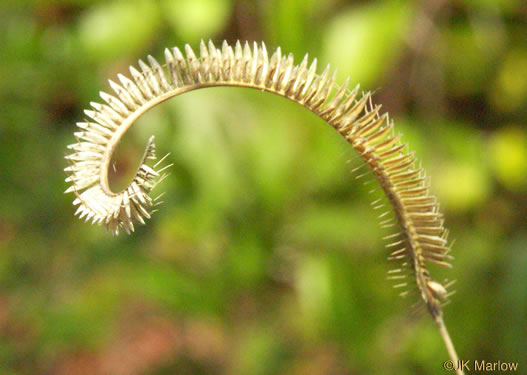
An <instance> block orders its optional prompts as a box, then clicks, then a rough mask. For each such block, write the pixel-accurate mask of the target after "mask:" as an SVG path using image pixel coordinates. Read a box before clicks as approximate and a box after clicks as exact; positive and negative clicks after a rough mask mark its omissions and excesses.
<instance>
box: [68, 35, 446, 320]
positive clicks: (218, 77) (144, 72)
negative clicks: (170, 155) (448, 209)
mask: <svg viewBox="0 0 527 375" xmlns="http://www.w3.org/2000/svg"><path fill="white" fill-rule="evenodd" d="M164 57H165V61H166V64H164V65H161V64H160V63H158V62H157V60H156V59H154V58H153V57H152V56H148V58H147V61H148V63H145V62H143V61H141V60H139V69H136V68H134V67H130V77H131V78H128V77H125V76H124V75H121V74H119V75H118V76H117V78H118V81H119V83H116V82H114V81H109V83H110V87H111V88H112V90H113V91H114V95H109V94H106V93H103V92H101V93H100V97H101V99H102V100H103V101H104V104H99V103H92V105H91V106H92V109H90V110H87V111H86V112H85V113H86V115H87V116H88V117H89V120H87V121H84V122H79V123H78V124H77V126H78V127H79V128H80V129H81V130H80V131H79V132H77V133H75V135H76V137H77V139H78V142H77V143H75V144H73V145H71V146H70V149H72V150H73V151H74V152H73V153H72V154H70V155H68V156H66V158H67V159H68V161H69V163H70V165H69V166H68V167H67V168H66V172H67V173H68V178H67V179H66V181H67V182H69V183H71V187H70V188H69V189H68V190H66V192H73V193H75V195H76V199H75V200H74V202H73V203H74V205H78V209H77V212H76V214H77V215H79V217H80V218H85V219H86V220H91V221H92V222H94V223H99V224H104V225H105V226H106V227H107V228H108V229H109V230H110V231H112V232H113V233H115V234H117V233H119V231H120V230H121V229H124V230H125V231H126V232H128V233H130V232H131V231H133V230H134V223H136V222H139V223H141V224H143V223H144V222H145V219H148V218H150V216H151V212H152V207H153V206H154V205H155V200H154V199H152V198H150V196H149V193H150V191H151V190H152V189H153V188H154V187H155V186H156V185H157V183H158V182H159V181H160V180H161V179H162V178H163V177H164V176H165V174H164V173H163V171H164V170H165V168H162V169H157V167H158V165H159V163H158V164H156V165H154V166H153V167H149V166H148V165H147V164H146V161H147V160H148V159H154V158H155V155H154V148H155V146H154V141H153V138H151V139H150V141H149V142H148V145H147V147H146V150H145V154H144V157H143V160H142V162H141V165H140V167H139V169H138V171H137V174H136V176H135V178H134V179H133V181H132V183H131V184H130V186H129V187H128V188H126V189H124V190H123V191H121V192H119V193H114V192H112V191H111V189H110V187H109V185H108V168H109V165H110V160H111V157H112V154H113V151H114V150H115V148H116V146H117V144H118V142H119V140H120V138H121V137H122V135H123V134H124V133H125V132H126V130H127V129H128V128H129V127H130V126H131V125H132V124H133V122H134V121H135V120H136V119H137V118H138V117H140V116H141V115H142V114H143V113H145V112H146V111H147V110H149V109H150V108H152V107H154V106H155V105H157V104H159V103H160V102H162V101H164V100H167V99H169V98H171V97H174V96H177V95H179V94H183V93H185V92H188V91H191V90H195V89H199V88H204V87H211V86H235V87H247V88H254V89H258V90H262V91H267V92H271V93H274V94H278V95H281V96H284V97H286V98H288V99H290V100H292V101H294V102H297V103H299V104H300V105H302V106H303V107H306V108H308V109H309V110H311V111H312V112H313V113H315V114H317V115H318V116H320V117H321V118H322V119H324V120H325V121H326V122H328V123H329V124H330V125H331V126H333V127H334V128H335V129H336V130H337V131H338V132H339V133H340V134H341V135H342V136H343V137H344V138H345V139H346V140H347V141H348V142H349V143H350V144H351V145H352V147H353V148H354V149H355V150H356V151H357V152H358V155H359V156H360V157H361V158H362V160H363V161H364V165H366V166H367V167H368V169H369V171H370V172H371V173H372V174H373V176H374V177H375V179H376V180H377V181H378V183H379V186H380V187H381V188H382V190H383V191H384V193H385V195H386V198H387V200H388V201H389V203H390V205H391V209H390V210H388V211H386V212H385V213H383V214H382V215H381V217H382V219H383V221H382V222H381V225H383V226H395V225H396V226H398V227H399V230H400V232H398V233H396V234H395V235H393V236H392V237H391V239H392V242H391V243H390V244H389V245H388V248H389V249H390V251H391V255H390V259H392V260H394V261H396V262H398V266H397V267H396V268H394V269H393V270H392V271H390V274H389V277H390V278H392V279H394V280H397V284H396V285H395V287H397V288H402V289H404V290H403V291H402V292H401V295H406V294H407V293H408V289H410V288H407V287H408V286H410V284H416V285H417V290H418V291H419V294H420V297H421V300H422V301H424V303H425V304H426V306H427V307H428V310H429V311H430V312H431V313H432V315H433V316H434V317H437V316H440V314H441V306H442V303H443V302H444V301H445V299H446V297H447V296H448V292H447V290H446V287H447V285H441V284H440V283H438V282H437V281H435V280H433V279H432V278H431V277H430V275H429V272H428V269H427V264H428V263H433V264H437V265H441V266H447V267H450V264H449V263H448V261H449V260H450V258H451V257H450V255H449V251H450V249H449V247H448V245H447V231H446V230H445V228H444V226H443V217H442V215H441V213H440V212H439V204H438V203H437V200H436V198H435V197H434V196H433V195H431V194H430V191H429V187H428V179H427V176H426V174H425V172H424V170H423V169H422V168H421V167H420V166H419V164H418V162H417V160H416V158H415V156H414V153H412V152H409V151H408V147H407V145H406V144H405V143H402V142H401V136H400V135H399V134H395V131H394V124H393V121H390V119H389V117H388V115H387V114H381V113H380V106H375V107H374V106H373V105H372V94H371V93H370V92H366V93H362V94H359V87H358V86H356V87H354V88H352V89H349V88H348V86H349V79H348V80H347V81H346V82H345V84H344V85H342V86H340V87H339V86H337V85H336V84H335V76H336V74H335V72H332V71H331V69H330V67H329V66H327V67H326V68H325V69H324V70H323V72H322V73H321V74H317V60H316V59H313V60H312V62H311V63H309V58H308V56H307V55H306V56H305V57H304V59H303V60H302V61H301V63H300V64H298V65H295V64H294V58H293V55H291V54H289V55H284V54H282V51H281V50H280V48H278V49H277V50H276V51H275V52H274V53H273V54H272V55H271V56H270V57H269V55H268V53H267V49H266V47H265V45H264V44H263V43H262V44H261V45H257V44H256V43H254V44H253V46H252V47H251V46H250V45H249V44H248V43H244V44H243V45H242V43H241V42H239V41H238V42H236V43H235V45H234V47H233V46H231V45H229V44H228V43H227V42H223V44H222V46H221V48H217V47H216V46H215V45H214V44H213V43H212V42H209V43H208V44H205V43H204V42H201V44H200V48H199V57H198V56H196V54H195V53H194V51H193V50H192V48H191V47H190V46H189V45H186V46H185V47H184V53H183V52H182V51H180V50H179V49H178V48H177V47H175V48H173V49H166V50H165V52H164ZM381 206H382V205H381ZM381 206H379V207H381ZM389 215H391V216H392V217H388V216H389ZM408 275H412V278H411V279H412V280H410V278H409V277H408Z"/></svg>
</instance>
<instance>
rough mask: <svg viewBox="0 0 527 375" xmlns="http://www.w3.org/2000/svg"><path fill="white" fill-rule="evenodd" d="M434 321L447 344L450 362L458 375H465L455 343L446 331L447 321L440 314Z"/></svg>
mask: <svg viewBox="0 0 527 375" xmlns="http://www.w3.org/2000/svg"><path fill="white" fill-rule="evenodd" d="M434 321H435V322H436V324H437V326H438V328H439V332H440V333H441V338H442V339H443V342H444V343H445V347H446V350H447V351H448V355H449V356H450V360H451V361H452V363H453V364H454V369H455V370H456V374H457V375H465V373H464V372H463V366H461V362H460V361H459V358H458V356H457V352H456V348H455V347H454V343H453V342H452V339H451V338H450V334H449V333H448V330H447V329H446V325H445V321H444V320H443V314H438V315H436V316H435V317H434Z"/></svg>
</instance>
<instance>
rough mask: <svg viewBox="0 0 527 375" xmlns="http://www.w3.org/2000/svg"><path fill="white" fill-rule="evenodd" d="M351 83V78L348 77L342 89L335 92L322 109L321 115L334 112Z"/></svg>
mask: <svg viewBox="0 0 527 375" xmlns="http://www.w3.org/2000/svg"><path fill="white" fill-rule="evenodd" d="M349 83H350V78H349V77H348V78H347V79H346V81H345V82H344V84H343V85H342V86H341V87H340V89H338V90H337V93H336V94H335V96H334V97H333V99H331V100H330V101H329V102H328V103H327V104H325V105H324V106H323V107H322V108H321V109H320V115H321V116H324V115H326V114H328V113H331V112H333V111H334V110H335V108H337V107H338V105H339V104H340V102H341V100H342V98H343V97H344V95H345V94H346V91H347V90H348V85H349Z"/></svg>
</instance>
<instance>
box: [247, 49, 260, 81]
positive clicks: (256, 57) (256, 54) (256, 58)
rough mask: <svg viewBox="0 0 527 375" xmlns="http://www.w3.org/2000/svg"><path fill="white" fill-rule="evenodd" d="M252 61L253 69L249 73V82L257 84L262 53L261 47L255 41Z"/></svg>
mask: <svg viewBox="0 0 527 375" xmlns="http://www.w3.org/2000/svg"><path fill="white" fill-rule="evenodd" d="M252 56H253V57H252V62H251V63H250V65H251V70H250V73H249V81H248V83H251V84H256V80H257V78H258V77H257V75H258V69H259V68H261V65H260V64H261V53H260V48H259V47H258V43H256V42H253V50H252Z"/></svg>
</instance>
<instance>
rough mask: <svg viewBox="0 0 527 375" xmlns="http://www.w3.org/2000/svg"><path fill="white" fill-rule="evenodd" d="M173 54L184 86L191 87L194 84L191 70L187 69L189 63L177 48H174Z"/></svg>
mask: <svg viewBox="0 0 527 375" xmlns="http://www.w3.org/2000/svg"><path fill="white" fill-rule="evenodd" d="M172 54H173V55H174V60H175V63H176V70H177V72H178V74H179V75H180V77H181V79H182V80H183V86H186V85H191V84H192V77H191V73H190V72H189V69H188V67H187V61H186V60H185V58H184V57H183V54H182V53H181V51H180V50H179V48H177V47H174V48H172Z"/></svg>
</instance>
